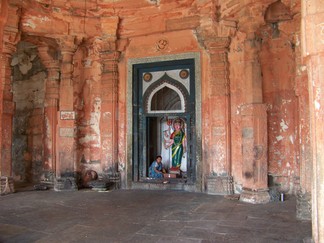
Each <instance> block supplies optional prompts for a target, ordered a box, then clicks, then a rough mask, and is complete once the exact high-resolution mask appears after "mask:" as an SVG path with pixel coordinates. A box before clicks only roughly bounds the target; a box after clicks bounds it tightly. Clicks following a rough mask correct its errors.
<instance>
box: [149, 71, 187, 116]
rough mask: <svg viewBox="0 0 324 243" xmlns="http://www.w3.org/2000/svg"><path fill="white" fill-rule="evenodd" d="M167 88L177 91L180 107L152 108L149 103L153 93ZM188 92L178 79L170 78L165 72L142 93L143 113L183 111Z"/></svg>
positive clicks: (185, 109) (185, 110) (184, 110)
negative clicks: (175, 108)
mask: <svg viewBox="0 0 324 243" xmlns="http://www.w3.org/2000/svg"><path fill="white" fill-rule="evenodd" d="M165 87H166V88H169V89H171V90H173V91H174V92H176V93H177V95H178V96H179V99H180V104H181V105H180V107H181V108H180V109H177V110H172V109H170V110H152V109H151V104H152V99H153V97H154V95H156V94H157V93H158V92H159V91H161V90H162V89H163V88H165ZM188 100H189V93H188V91H187V89H186V87H185V86H184V85H183V84H181V83H180V82H179V81H177V80H175V79H172V78H171V77H169V76H168V75H167V74H165V75H163V76H162V77H161V78H160V79H159V80H157V81H156V82H154V83H153V84H152V85H151V86H150V87H149V88H148V89H147V90H146V91H145V93H144V95H143V104H144V107H145V113H184V112H187V109H188Z"/></svg>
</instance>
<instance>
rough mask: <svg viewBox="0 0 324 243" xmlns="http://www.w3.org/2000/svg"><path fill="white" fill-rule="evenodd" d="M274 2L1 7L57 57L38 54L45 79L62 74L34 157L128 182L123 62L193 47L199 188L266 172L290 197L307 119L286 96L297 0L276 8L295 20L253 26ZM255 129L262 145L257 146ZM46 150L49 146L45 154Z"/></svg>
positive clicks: (292, 73)
mask: <svg viewBox="0 0 324 243" xmlns="http://www.w3.org/2000/svg"><path fill="white" fill-rule="evenodd" d="M274 2H275V1H274V0H263V1H261V0H260V1H257V2H252V1H244V2H243V1H233V0H231V1H230V0H228V1H221V2H217V1H194V0H181V1H170V0H161V1H146V0H141V1H125V0H120V1H83V2H78V1H54V0H53V1H50V2H49V1H45V0H44V1H42V0H40V1H22V2H16V1H12V2H11V4H12V6H15V5H18V6H19V7H21V8H22V9H23V11H22V12H21V13H20V12H17V15H16V16H17V18H20V20H21V31H22V33H23V35H22V37H23V38H26V39H28V38H29V39H33V43H35V44H36V45H39V46H43V47H44V46H47V47H46V48H48V47H50V48H49V49H55V52H56V54H55V55H53V54H51V55H49V54H50V51H49V49H46V48H45V49H44V50H45V51H44V54H45V55H44V57H45V59H46V60H47V62H48V63H50V62H52V61H53V62H54V61H55V71H56V72H58V70H59V71H60V74H61V76H59V77H56V81H55V82H57V83H58V79H59V78H60V79H61V82H60V87H59V88H58V87H57V86H58V84H57V83H55V85H56V86H55V89H56V91H55V92H57V93H58V89H60V92H59V94H57V97H54V98H55V99H54V100H52V101H51V102H50V103H51V104H52V105H51V108H50V109H48V113H51V114H52V115H53V114H55V112H57V111H58V115H57V117H56V119H54V118H53V117H51V119H47V118H46V119H45V120H51V122H49V124H50V125H51V129H52V130H51V134H53V135H52V137H55V139H52V140H51V139H49V138H47V137H46V139H45V140H46V141H47V142H45V143H46V150H48V151H49V152H48V153H47V154H48V155H46V156H45V157H46V159H45V160H46V161H47V160H53V161H52V162H48V163H49V164H51V166H49V167H50V168H52V169H53V170H57V171H56V172H57V175H58V176H60V175H61V174H62V173H63V172H64V173H65V172H69V173H73V171H80V170H83V168H89V169H94V170H96V171H98V172H104V173H106V172H107V173H108V172H109V171H114V170H116V169H117V164H118V166H119V167H118V168H119V170H121V171H123V172H124V171H125V170H128V171H126V172H125V173H128V175H130V174H131V171H130V170H131V159H130V158H131V157H130V156H129V153H131V151H130V149H131V147H128V145H129V142H130V139H129V138H130V136H131V134H129V135H127V134H128V133H129V132H130V131H131V126H132V124H129V123H127V121H129V119H130V115H131V114H128V113H127V108H128V106H130V105H129V103H128V99H130V97H129V95H130V94H127V93H126V91H127V90H128V86H129V83H127V80H128V77H129V75H131V74H130V73H127V71H128V70H127V62H128V60H130V59H134V58H144V57H161V56H166V55H168V56H172V55H176V54H182V53H189V52H196V53H199V54H200V57H201V59H200V60H201V63H200V68H201V70H202V72H201V77H200V78H201V87H202V90H201V93H200V94H199V95H200V96H199V97H200V98H201V104H199V106H200V108H201V127H200V129H201V133H200V134H198V135H199V136H201V138H202V152H201V164H200V166H201V167H200V168H199V170H200V172H201V178H199V180H201V181H202V185H203V186H202V188H201V190H205V189H206V186H207V184H208V180H207V179H206V178H211V177H212V178H213V179H211V181H212V180H214V179H215V178H214V177H217V176H228V177H231V176H233V177H234V185H235V191H236V192H241V190H242V187H244V183H245V184H246V185H247V184H249V182H248V181H251V180H252V179H255V180H259V179H260V178H261V177H262V178H261V180H260V182H259V183H260V185H259V187H266V185H265V184H266V176H264V174H265V175H266V173H267V172H268V171H267V170H268V169H269V172H270V173H271V174H272V176H273V178H275V180H274V183H277V184H280V185H281V189H282V190H285V191H287V192H290V193H292V192H295V191H296V190H297V187H298V183H299V177H301V178H305V177H303V175H300V172H299V170H300V166H299V164H300V158H302V157H303V158H304V161H306V158H307V153H308V152H307V151H309V146H308V147H307V146H306V147H303V145H306V144H307V139H306V140H305V141H304V143H302V144H301V142H300V139H301V138H302V137H307V134H308V130H307V121H306V120H307V117H305V119H304V120H303V121H305V122H304V124H303V126H302V125H301V123H300V122H299V117H300V116H301V114H300V113H298V112H296V110H298V109H299V108H302V107H304V108H305V109H307V105H306V104H305V102H306V100H307V94H306V93H303V91H301V92H299V93H298V92H297V93H298V94H297V93H296V90H295V89H296V81H295V80H296V79H297V77H298V75H297V73H298V72H297V69H298V70H299V67H298V64H297V63H298V62H300V60H298V58H297V56H296V55H298V54H297V51H298V48H297V46H298V41H297V39H298V38H297V39H296V36H297V35H298V31H299V17H298V13H299V12H300V3H299V1H288V0H285V1H282V3H284V4H285V5H286V6H287V8H288V9H289V11H290V13H291V16H295V17H294V18H293V19H292V20H286V21H284V22H283V21H281V22H280V23H279V24H278V29H275V27H276V26H275V25H271V24H267V25H266V23H265V20H264V15H265V12H266V10H267V8H268V6H269V5H270V4H272V3H274ZM4 15H5V14H4ZM12 22H13V21H12ZM12 22H10V24H12ZM50 56H52V57H50ZM117 64H118V69H117ZM46 67H47V68H50V67H51V66H50V65H48V64H47V66H46ZM301 68H302V67H301ZM301 70H302V69H301ZM303 72H305V71H303ZM53 73H54V71H53ZM261 74H262V75H261ZM304 74H305V73H304ZM54 76H55V75H54ZM57 76H58V75H57ZM299 87H301V86H299ZM303 89H304V87H302V88H301V89H299V90H303ZM300 93H302V95H299V94H300ZM297 97H299V98H297ZM264 104H265V105H264ZM304 104H305V105H304ZM265 107H267V108H268V111H267V115H268V117H267V119H264V121H262V126H261V127H260V126H257V125H256V124H257V123H258V122H260V118H261V117H259V115H260V114H261V113H262V112H263V111H262V112H261V110H262V109H265ZM247 110H249V111H251V112H252V113H251V114H250V113H249V112H247ZM305 111H306V113H307V110H305ZM260 112H261V113H260ZM45 113H46V112H45ZM46 114H47V113H46ZM64 114H70V115H71V117H69V118H64ZM52 115H51V116H52ZM74 115H75V116H74ZM46 116H47V115H46ZM266 124H267V125H266ZM244 126H255V127H252V130H253V134H254V135H253V136H252V133H251V134H250V135H251V136H252V140H253V141H252V140H251V141H252V143H253V144H252V143H251V144H248V142H247V140H245V141H243V139H244V137H243V135H244V134H245V135H246V136H247V135H248V133H244V134H243V132H244V131H245V132H246V131H248V130H247V129H246V128H247V127H244ZM265 126H268V129H267V130H268V134H267V135H265V136H268V140H267V141H263V140H264V139H261V140H262V141H261V140H260V139H259V138H260V136H261V135H262V134H263V133H262V129H266V128H265ZM244 129H245V130H244ZM252 130H251V131H252ZM46 134H47V133H46ZM54 134H55V135H54ZM259 135H260V136H259ZM245 138H246V137H245ZM251 141H250V142H251ZM52 143H54V144H55V145H56V147H55V146H52V147H51V148H49V146H50V145H51V144H52ZM259 143H260V144H259ZM267 146H268V147H267ZM47 147H48V148H47ZM243 147H244V151H243V150H242V148H243ZM304 148H305V149H304ZM303 149H304V150H303ZM256 150H257V154H254V153H255V151H256ZM51 151H52V152H51ZM53 151H54V152H53ZM302 151H304V153H303V154H302ZM53 153H54V155H53ZM261 155H262V156H261ZM253 156H254V157H253ZM258 156H261V157H262V163H261V162H260V161H258V162H257V163H260V166H256V168H254V171H255V174H254V175H253V176H252V177H253V178H252V179H251V178H247V176H246V175H250V174H249V171H245V170H248V169H249V168H250V167H251V166H253V163H254V162H253V161H254V160H255V161H257V160H258V158H256V157H258ZM47 157H48V158H47ZM55 157H56V158H55ZM250 158H251V160H252V161H250ZM55 160H56V161H55ZM46 163H47V162H46ZM267 163H268V164H267ZM254 164H255V165H256V163H254ZM261 164H262V165H261ZM304 164H307V163H304ZM56 165H57V166H56ZM127 165H129V166H127ZM267 165H268V169H267V168H266V167H267ZM304 168H308V167H307V166H305V167H304ZM250 169H252V167H251V168H250ZM304 171H306V170H304ZM304 174H305V173H304ZM261 175H262V176H261ZM258 176H261V177H260V178H259V179H258V178H257V177H258ZM123 178H125V179H124V180H125V181H126V176H124V177H123ZM128 178H130V177H128ZM205 179H206V180H207V182H206V181H204V180H205ZM227 181H231V178H228V180H227ZM301 183H303V182H301ZM255 184H257V183H255ZM204 186H205V187H204ZM249 186H251V185H250V184H249ZM254 189H256V188H254ZM259 189H262V188H259ZM264 189H266V188H264Z"/></svg>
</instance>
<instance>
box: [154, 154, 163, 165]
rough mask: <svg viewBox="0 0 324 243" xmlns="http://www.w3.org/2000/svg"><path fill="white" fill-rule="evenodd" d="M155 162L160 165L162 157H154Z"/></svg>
mask: <svg viewBox="0 0 324 243" xmlns="http://www.w3.org/2000/svg"><path fill="white" fill-rule="evenodd" d="M155 160H156V162H158V163H161V161H162V156H161V155H158V156H156V158H155Z"/></svg>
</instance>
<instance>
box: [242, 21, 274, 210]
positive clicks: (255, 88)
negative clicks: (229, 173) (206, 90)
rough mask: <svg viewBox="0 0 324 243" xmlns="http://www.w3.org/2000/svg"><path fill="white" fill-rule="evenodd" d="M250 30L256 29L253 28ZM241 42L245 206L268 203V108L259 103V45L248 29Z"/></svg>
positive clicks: (260, 90) (243, 194) (243, 199)
mask: <svg viewBox="0 0 324 243" xmlns="http://www.w3.org/2000/svg"><path fill="white" fill-rule="evenodd" d="M252 26H253V28H252V29H253V30H255V29H256V28H257V27H256V26H258V24H257V23H254V24H252ZM246 31H247V34H246V40H245V42H244V62H245V75H244V78H245V89H244V91H245V93H244V101H245V105H243V106H242V107H241V117H242V153H243V154H242V158H243V165H242V178H243V188H242V193H241V196H240V200H241V201H244V202H248V203H254V204H257V203H267V202H269V201H270V195H269V193H268V153H267V151H268V142H267V140H268V133H267V108H266V105H265V104H263V103H262V102H263V100H262V76H261V66H260V62H259V57H258V52H259V50H260V41H259V40H258V38H257V36H256V35H255V32H254V31H251V30H250V29H249V28H247V30H246Z"/></svg>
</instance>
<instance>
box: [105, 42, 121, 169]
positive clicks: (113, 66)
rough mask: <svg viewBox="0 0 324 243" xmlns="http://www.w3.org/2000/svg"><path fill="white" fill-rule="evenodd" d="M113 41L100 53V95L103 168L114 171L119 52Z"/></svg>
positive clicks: (115, 167) (116, 154) (115, 163)
mask: <svg viewBox="0 0 324 243" xmlns="http://www.w3.org/2000/svg"><path fill="white" fill-rule="evenodd" d="M111 46H114V43H112V44H111V45H108V46H106V47H105V48H103V50H102V51H101V53H100V57H101V61H102V64H103V71H102V78H101V85H102V91H101V97H102V119H101V132H102V152H101V161H102V165H103V169H104V170H105V171H107V172H109V173H115V172H117V169H118V164H117V163H118V112H117V109H118V61H119V57H120V53H119V52H118V51H115V50H114V48H111Z"/></svg>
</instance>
